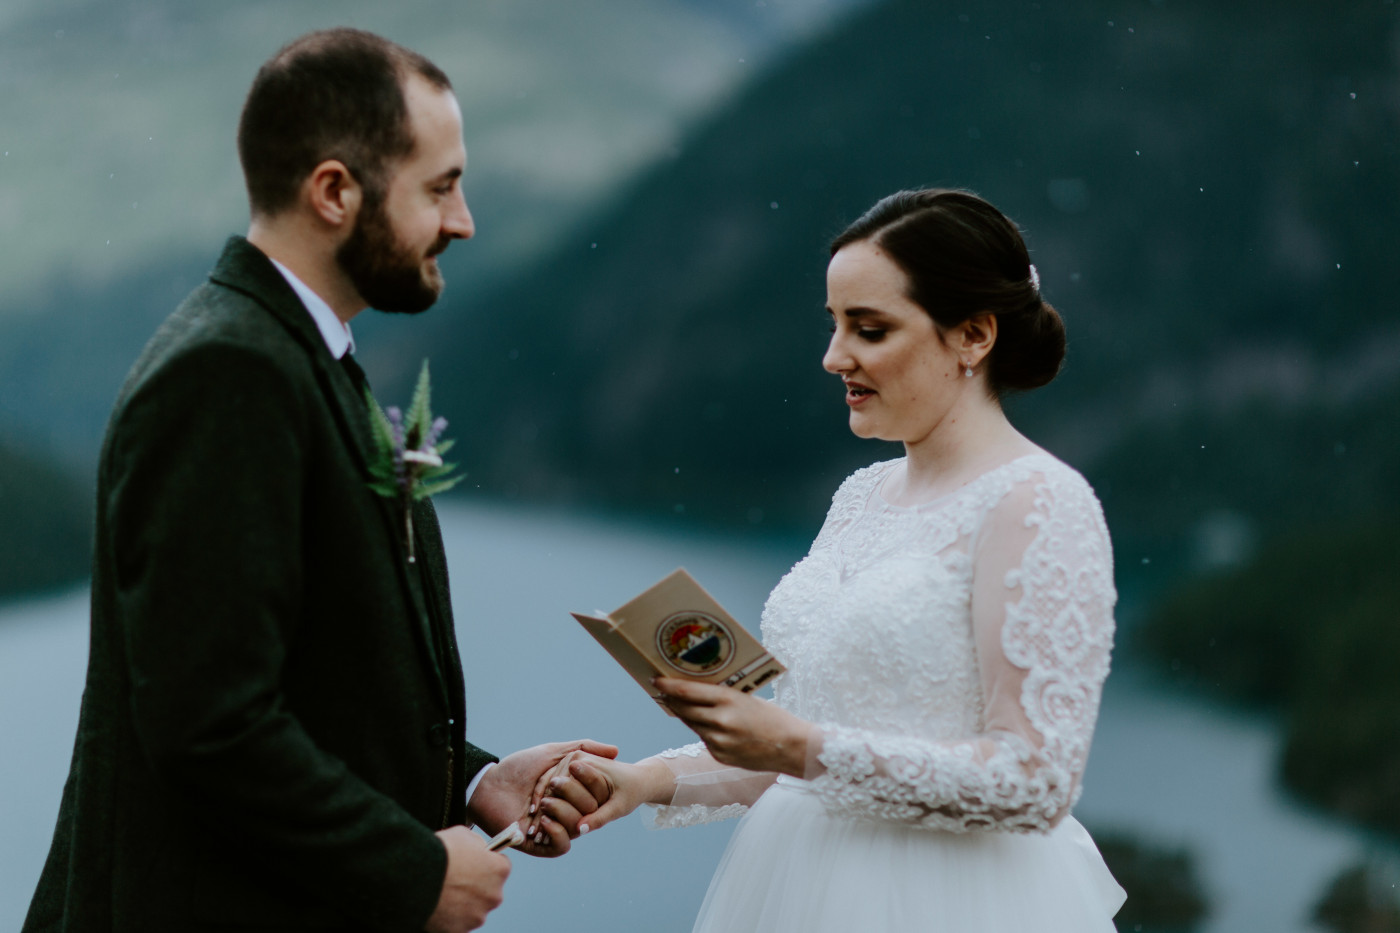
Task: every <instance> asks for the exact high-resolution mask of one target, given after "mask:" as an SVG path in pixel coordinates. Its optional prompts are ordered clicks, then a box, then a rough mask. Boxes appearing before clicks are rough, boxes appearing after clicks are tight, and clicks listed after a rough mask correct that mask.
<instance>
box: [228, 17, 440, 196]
mask: <svg viewBox="0 0 1400 933" xmlns="http://www.w3.org/2000/svg"><path fill="white" fill-rule="evenodd" d="M410 75H418V76H419V77H421V78H423V79H425V80H426V81H428V82H429V83H431V84H432V85H433V86H435V87H437V88H440V89H442V90H451V89H452V82H450V81H449V80H448V79H447V75H445V74H443V72H442V69H440V68H438V67H437V66H436V65H434V64H433V63H432V62H430V61H428V60H427V59H426V58H424V57H423V56H422V55H419V54H418V53H417V52H414V51H412V50H410V49H406V48H404V47H403V46H401V45H397V44H395V43H393V42H390V41H389V40H388V39H385V38H382V37H381V36H376V35H375V34H374V33H371V32H364V31H363V30H359V29H348V28H341V29H326V30H322V31H319V32H312V33H307V34H306V35H304V36H302V37H301V38H299V39H295V40H293V41H292V42H290V43H288V44H287V45H286V46H285V47H283V48H282V50H281V51H279V52H278V53H277V54H276V55H274V56H272V58H270V59H268V61H267V63H266V64H264V65H263V66H262V68H261V69H259V71H258V75H257V77H256V78H254V79H253V86H252V88H251V89H250V90H249V91H248V99H247V101H245V102H244V104H243V116H242V118H241V119H240V120H239V123H238V158H239V161H241V162H242V163H243V177H244V180H245V182H246V184H247V186H248V202H249V204H250V205H251V207H252V211H253V214H254V215H264V216H270V215H274V214H277V213H279V212H281V211H282V210H284V209H286V208H287V207H289V206H291V205H292V203H293V202H294V201H295V200H296V196H297V189H298V188H299V187H300V186H301V183H302V181H303V180H304V179H305V178H306V176H307V175H309V174H311V171H312V169H314V168H315V167H316V166H317V165H319V164H320V163H322V162H324V161H326V160H327V159H338V160H340V161H341V162H343V163H345V166H346V168H348V169H349V170H350V171H351V173H352V174H353V175H354V176H355V179H356V180H357V181H358V182H359V183H360V184H361V185H362V186H363V187H364V188H365V192H366V197H367V198H371V199H373V198H379V197H382V196H383V193H384V190H385V187H386V186H387V184H388V169H389V166H390V163H391V162H393V161H395V160H397V159H402V158H404V157H406V156H409V155H411V154H412V153H413V147H414V145H415V143H416V140H414V138H413V133H412V131H411V130H410V128H409V124H408V105H407V104H406V103H405V101H404V93H403V86H404V82H405V81H406V80H407V78H408V77H409V76H410Z"/></svg>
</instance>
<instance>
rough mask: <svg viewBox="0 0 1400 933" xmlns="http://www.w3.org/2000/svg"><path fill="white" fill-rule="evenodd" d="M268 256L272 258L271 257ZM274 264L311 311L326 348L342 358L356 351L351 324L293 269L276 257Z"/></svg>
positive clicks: (338, 357) (334, 355) (337, 357)
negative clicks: (336, 313)
mask: <svg viewBox="0 0 1400 933" xmlns="http://www.w3.org/2000/svg"><path fill="white" fill-rule="evenodd" d="M268 258H269V259H271V257H268ZM272 264H273V265H274V266H276V267H277V271H278V272H280V273H282V277H283V278H284V279H286V280H287V284H288V285H290V286H292V291H294V292H296V293H297V297H298V298H300V299H301V303H302V304H303V305H305V306H306V310H307V311H309V312H310V313H311V320H313V321H315V322H316V329H317V330H319V331H320V332H321V339H322V340H324V341H325V342H326V349H328V350H330V351H331V356H333V357H335V358H336V359H340V358H341V357H343V356H345V354H346V353H347V352H348V353H354V352H355V335H354V334H352V333H351V332H350V325H349V324H348V323H347V322H345V321H342V320H341V319H340V318H338V317H336V315H335V312H334V311H332V310H331V306H330V305H328V304H326V301H325V299H324V298H322V297H321V296H320V295H318V294H316V293H315V292H313V291H312V290H311V289H310V288H309V287H308V286H307V284H306V283H305V282H303V281H302V280H301V279H299V278H297V277H296V275H294V274H293V273H292V270H291V269H288V268H287V267H286V266H284V265H282V264H281V263H280V262H278V261H277V260H275V259H273V260H272Z"/></svg>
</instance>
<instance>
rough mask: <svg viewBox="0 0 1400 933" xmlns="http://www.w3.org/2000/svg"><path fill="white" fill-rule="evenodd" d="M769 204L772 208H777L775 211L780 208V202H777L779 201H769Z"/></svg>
mask: <svg viewBox="0 0 1400 933" xmlns="http://www.w3.org/2000/svg"><path fill="white" fill-rule="evenodd" d="M768 206H769V208H771V209H772V210H775V211H776V210H777V209H778V202H777V201H769V202H768Z"/></svg>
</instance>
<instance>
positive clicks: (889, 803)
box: [811, 468, 1116, 832]
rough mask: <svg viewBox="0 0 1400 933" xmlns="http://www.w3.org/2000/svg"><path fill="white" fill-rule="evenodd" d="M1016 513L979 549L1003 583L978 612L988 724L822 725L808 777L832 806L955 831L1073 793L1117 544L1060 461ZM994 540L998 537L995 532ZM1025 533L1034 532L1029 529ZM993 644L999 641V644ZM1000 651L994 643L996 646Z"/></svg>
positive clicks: (1055, 803) (1098, 678)
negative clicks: (939, 734) (900, 730)
mask: <svg viewBox="0 0 1400 933" xmlns="http://www.w3.org/2000/svg"><path fill="white" fill-rule="evenodd" d="M1026 479H1033V482H1026V483H1025V484H1024V486H1023V487H1022V494H1021V495H1020V496H1019V499H1022V500H1024V504H1023V505H1022V504H1020V503H1018V502H1015V501H1012V500H1016V499H1018V497H1017V496H1015V495H1010V496H1007V501H1010V502H1011V505H1009V506H1008V508H1011V509H1017V511H1015V512H1014V513H1013V514H1014V519H1015V520H1014V521H1010V520H1008V519H1007V518H1006V517H1003V519H1002V520H1003V521H1004V522H1006V524H1005V525H1003V526H1002V527H1004V528H1009V529H1011V531H1010V533H1009V534H1008V535H1006V536H1004V540H1010V541H1012V542H1013V544H1014V545H1015V546H1014V547H1011V548H1007V547H999V549H1000V550H1001V551H1003V552H1007V553H1001V554H998V553H996V551H997V550H998V547H992V548H991V550H992V553H991V555H990V556H983V555H981V554H980V553H979V556H978V557H977V564H978V571H979V572H982V573H984V574H985V575H993V580H986V581H983V585H985V586H987V587H989V589H988V590H987V592H988V593H989V594H991V595H993V596H995V594H996V593H997V590H996V588H995V582H994V581H1000V582H1003V583H1004V589H1002V590H1000V592H1001V593H1002V594H1009V593H1011V592H1013V591H1016V590H1019V591H1020V597H1019V599H1016V600H1015V601H1014V602H1013V601H1008V600H1007V598H1006V596H1005V595H1002V596H1000V597H999V598H989V599H987V600H985V601H984V604H983V607H982V608H981V609H980V610H977V609H975V610H974V612H973V620H972V624H973V626H974V631H976V632H978V645H979V652H982V653H983V657H982V660H981V662H980V664H981V666H982V667H983V671H982V682H983V683H984V685H990V686H989V687H988V688H987V689H986V695H985V696H984V704H985V707H986V729H985V731H983V732H981V733H980V734H977V735H973V736H969V737H968V738H967V739H966V740H962V741H935V740H931V739H924V738H921V737H918V736H908V735H890V734H883V733H877V732H873V731H870V730H864V729H851V728H842V727H836V726H824V727H823V735H824V742H823V746H822V750H821V752H820V753H819V755H818V756H817V760H818V761H819V762H820V764H821V765H822V766H824V767H825V771H824V772H823V773H820V774H817V775H816V776H815V777H814V778H813V779H812V781H811V786H812V788H813V790H814V791H815V792H816V793H817V794H818V795H819V796H820V797H821V798H822V799H823V800H824V802H825V803H826V805H827V807H828V809H829V810H831V811H832V812H836V813H840V814H843V815H848V816H856V817H861V818H869V819H876V820H888V821H896V822H902V823H907V824H912V825H915V826H919V827H924V828H928V829H936V830H943V831H952V832H968V831H975V830H985V829H995V830H1001V831H1013V832H1047V831H1049V830H1050V829H1051V828H1052V827H1053V826H1055V825H1056V824H1057V823H1058V822H1059V820H1060V819H1061V818H1062V817H1063V816H1065V815H1066V814H1067V813H1068V812H1069V809H1070V807H1071V806H1072V805H1073V803H1074V802H1075V800H1076V799H1077V798H1078V794H1079V779H1080V777H1081V776H1082V774H1083V770H1084V766H1085V763H1086V760H1087V757H1088V751H1089V744H1090V739H1091V738H1092V734H1093V727H1094V722H1095V720H1096V718H1097V715H1098V706H1099V697H1100V694H1101V690H1102V686H1103V682H1104V679H1105V678H1106V677H1107V674H1108V664H1109V653H1110V650H1111V645H1112V636H1113V618H1112V607H1113V603H1114V601H1115V599H1116V594H1115V592H1114V589H1113V580H1112V553H1111V551H1110V549H1109V544H1108V535H1107V528H1106V527H1105V525H1104V522H1103V516H1102V512H1101V511H1100V509H1099V506H1098V502H1097V500H1096V499H1095V498H1094V496H1093V493H1092V491H1091V490H1090V489H1089V488H1088V484H1087V483H1085V482H1084V481H1083V479H1082V478H1081V477H1079V476H1078V474H1077V473H1074V472H1073V471H1072V470H1069V469H1068V468H1062V470H1060V471H1044V472H1040V471H1037V472H1036V473H1035V474H1034V476H1033V477H1026ZM999 540H1001V539H999ZM1027 541H1028V543H1027ZM998 647H999V648H1000V651H999V652H998V651H997V650H996V649H997V648H998ZM996 655H1000V656H996Z"/></svg>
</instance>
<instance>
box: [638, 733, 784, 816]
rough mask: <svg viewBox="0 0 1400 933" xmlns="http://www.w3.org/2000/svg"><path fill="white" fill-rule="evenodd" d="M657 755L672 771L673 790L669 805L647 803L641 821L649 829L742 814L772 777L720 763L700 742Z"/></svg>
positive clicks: (761, 792) (765, 787)
mask: <svg viewBox="0 0 1400 933" xmlns="http://www.w3.org/2000/svg"><path fill="white" fill-rule="evenodd" d="M656 757H657V758H660V759H662V760H663V761H665V762H666V766H667V767H668V768H670V769H671V773H672V774H674V775H675V778H676V793H675V796H674V797H673V798H672V800H671V804H670V805H669V806H656V805H654V804H648V810H647V813H646V814H645V816H644V821H645V824H646V826H647V828H649V829H678V828H680V827H684V826H698V825H699V824H701V823H715V822H718V821H720V820H729V819H734V818H735V817H739V816H743V815H744V813H746V812H747V811H748V809H749V805H750V804H751V803H752V802H753V801H755V800H757V799H758V798H759V797H760V796H761V795H762V794H763V792H764V791H765V790H766V789H767V788H768V786H769V785H771V784H772V782H773V778H774V777H775V775H772V774H768V773H764V772H756V771H746V770H744V769H743V768H731V767H726V766H724V765H721V764H719V763H718V762H716V761H715V760H714V759H713V758H712V757H710V753H709V752H708V751H707V750H706V749H705V745H704V743H703V742H694V743H691V744H690V745H686V746H682V747H681V748H670V749H667V750H666V751H664V752H661V753H660V754H658V755H657V756H656Z"/></svg>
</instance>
